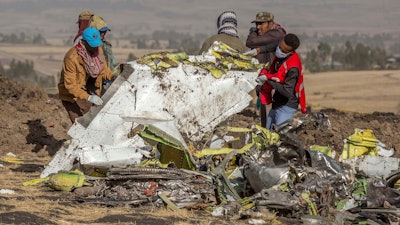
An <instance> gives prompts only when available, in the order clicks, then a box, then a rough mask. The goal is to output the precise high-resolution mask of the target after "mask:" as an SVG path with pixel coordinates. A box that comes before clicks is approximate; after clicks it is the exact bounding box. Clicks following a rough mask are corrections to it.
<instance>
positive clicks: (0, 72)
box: [0, 62, 5, 75]
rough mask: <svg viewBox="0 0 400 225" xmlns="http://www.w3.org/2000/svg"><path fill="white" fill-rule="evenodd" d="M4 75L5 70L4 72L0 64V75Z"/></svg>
mask: <svg viewBox="0 0 400 225" xmlns="http://www.w3.org/2000/svg"><path fill="white" fill-rule="evenodd" d="M4 73H5V70H4V67H3V64H1V62H0V74H1V75H4Z"/></svg>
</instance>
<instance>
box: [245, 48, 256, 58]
mask: <svg viewBox="0 0 400 225" xmlns="http://www.w3.org/2000/svg"><path fill="white" fill-rule="evenodd" d="M243 55H248V56H256V55H257V49H255V48H253V49H252V50H250V51H247V52H245V53H243Z"/></svg>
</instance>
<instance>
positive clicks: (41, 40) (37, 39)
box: [32, 34, 47, 45]
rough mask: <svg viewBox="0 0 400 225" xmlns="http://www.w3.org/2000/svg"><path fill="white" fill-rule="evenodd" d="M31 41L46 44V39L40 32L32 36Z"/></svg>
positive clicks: (36, 43)
mask: <svg viewBox="0 0 400 225" xmlns="http://www.w3.org/2000/svg"><path fill="white" fill-rule="evenodd" d="M32 43H33V44H35V45H46V44H47V41H46V39H44V37H43V36H42V35H41V34H37V35H36V36H34V37H33V40H32Z"/></svg>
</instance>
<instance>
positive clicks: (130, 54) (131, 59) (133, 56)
mask: <svg viewBox="0 0 400 225" xmlns="http://www.w3.org/2000/svg"><path fill="white" fill-rule="evenodd" d="M136 59H137V57H136V56H135V55H134V54H133V53H132V52H130V53H129V55H128V58H127V59H126V61H127V62H130V61H135V60H136Z"/></svg>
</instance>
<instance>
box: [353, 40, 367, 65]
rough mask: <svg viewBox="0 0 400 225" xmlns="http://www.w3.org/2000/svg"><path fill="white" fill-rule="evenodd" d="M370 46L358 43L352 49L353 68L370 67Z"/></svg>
mask: <svg viewBox="0 0 400 225" xmlns="http://www.w3.org/2000/svg"><path fill="white" fill-rule="evenodd" d="M369 54H370V48H369V47H367V46H365V45H363V44H361V43H358V44H357V45H356V47H355V49H354V64H353V69H355V70H366V69H369V68H371V58H370V57H369Z"/></svg>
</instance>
